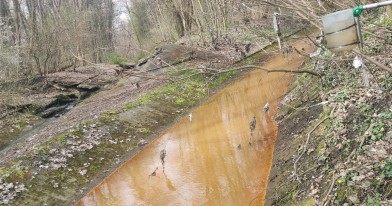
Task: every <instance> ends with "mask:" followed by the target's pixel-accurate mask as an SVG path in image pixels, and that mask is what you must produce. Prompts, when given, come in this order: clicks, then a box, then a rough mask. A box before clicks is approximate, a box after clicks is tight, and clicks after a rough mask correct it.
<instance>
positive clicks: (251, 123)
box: [249, 116, 256, 136]
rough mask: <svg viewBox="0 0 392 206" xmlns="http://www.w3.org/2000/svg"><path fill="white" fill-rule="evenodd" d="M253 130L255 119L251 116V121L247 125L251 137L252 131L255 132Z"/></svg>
mask: <svg viewBox="0 0 392 206" xmlns="http://www.w3.org/2000/svg"><path fill="white" fill-rule="evenodd" d="M255 128H256V117H255V116H253V118H252V120H251V121H250V123H249V129H250V135H251V136H252V135H253V131H254V130H255Z"/></svg>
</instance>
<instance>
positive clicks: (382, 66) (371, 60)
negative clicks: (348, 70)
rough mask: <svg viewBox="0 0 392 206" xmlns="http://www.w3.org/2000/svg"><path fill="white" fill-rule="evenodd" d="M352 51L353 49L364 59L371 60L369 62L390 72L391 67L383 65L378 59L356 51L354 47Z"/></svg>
mask: <svg viewBox="0 0 392 206" xmlns="http://www.w3.org/2000/svg"><path fill="white" fill-rule="evenodd" d="M353 51H354V52H355V53H356V54H358V55H360V56H362V57H363V58H364V59H366V60H368V61H369V62H371V63H373V64H375V65H377V66H378V67H380V69H383V70H385V71H388V72H390V73H392V69H391V68H389V67H387V66H385V65H383V64H382V63H380V62H378V61H376V60H374V59H372V58H371V57H369V56H367V55H364V54H362V53H361V52H360V51H358V50H357V49H354V50H353Z"/></svg>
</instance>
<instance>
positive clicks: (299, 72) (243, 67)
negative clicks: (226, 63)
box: [218, 65, 321, 78]
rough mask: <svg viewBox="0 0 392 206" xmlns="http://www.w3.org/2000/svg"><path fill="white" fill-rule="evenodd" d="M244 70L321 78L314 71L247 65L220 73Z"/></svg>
mask: <svg viewBox="0 0 392 206" xmlns="http://www.w3.org/2000/svg"><path fill="white" fill-rule="evenodd" d="M243 69H260V70H263V71H266V72H268V73H270V72H285V73H297V74H302V73H307V74H311V75H314V76H317V77H319V78H321V74H319V73H317V72H314V71H310V70H305V69H302V70H289V69H269V68H266V67H260V66H256V65H247V66H242V67H237V68H234V69H228V70H224V71H219V72H218V73H226V72H231V71H235V70H243Z"/></svg>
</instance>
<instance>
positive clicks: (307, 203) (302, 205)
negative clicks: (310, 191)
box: [293, 198, 316, 206]
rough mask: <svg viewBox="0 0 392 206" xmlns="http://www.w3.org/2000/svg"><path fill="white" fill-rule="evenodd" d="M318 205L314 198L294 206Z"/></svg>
mask: <svg viewBox="0 0 392 206" xmlns="http://www.w3.org/2000/svg"><path fill="white" fill-rule="evenodd" d="M314 205H316V200H315V199H314V198H308V199H306V200H304V201H302V202H301V203H296V204H294V205H293V206H314Z"/></svg>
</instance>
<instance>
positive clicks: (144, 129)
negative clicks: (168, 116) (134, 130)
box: [138, 127, 151, 134]
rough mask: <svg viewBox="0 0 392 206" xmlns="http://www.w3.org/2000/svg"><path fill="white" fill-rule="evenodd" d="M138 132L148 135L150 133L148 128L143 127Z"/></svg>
mask: <svg viewBox="0 0 392 206" xmlns="http://www.w3.org/2000/svg"><path fill="white" fill-rule="evenodd" d="M138 131H139V132H141V133H144V134H148V133H150V132H151V130H150V129H149V128H145V127H142V128H139V130H138Z"/></svg>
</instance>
